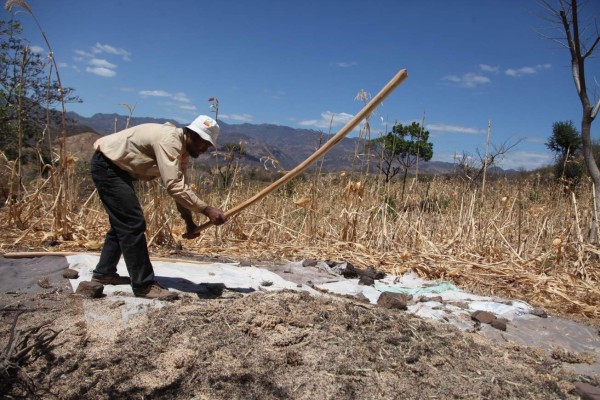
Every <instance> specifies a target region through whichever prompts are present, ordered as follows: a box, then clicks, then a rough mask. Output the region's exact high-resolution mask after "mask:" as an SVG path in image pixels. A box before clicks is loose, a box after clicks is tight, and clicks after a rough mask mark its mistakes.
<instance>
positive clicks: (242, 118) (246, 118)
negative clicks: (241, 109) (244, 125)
mask: <svg viewBox="0 0 600 400" xmlns="http://www.w3.org/2000/svg"><path fill="white" fill-rule="evenodd" d="M219 117H220V119H226V120H230V121H239V122H252V121H253V120H254V116H252V115H250V114H220V115H219Z"/></svg>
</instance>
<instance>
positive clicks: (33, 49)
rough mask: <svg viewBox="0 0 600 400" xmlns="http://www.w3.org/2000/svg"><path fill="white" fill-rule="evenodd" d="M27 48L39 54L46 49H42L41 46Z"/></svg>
mask: <svg viewBox="0 0 600 400" xmlns="http://www.w3.org/2000/svg"><path fill="white" fill-rule="evenodd" d="M29 50H31V51H32V52H33V53H36V54H40V53H43V52H44V51H45V50H46V49H44V48H43V47H42V46H30V47H29Z"/></svg>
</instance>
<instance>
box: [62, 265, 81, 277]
mask: <svg viewBox="0 0 600 400" xmlns="http://www.w3.org/2000/svg"><path fill="white" fill-rule="evenodd" d="M63 278H66V279H77V278H79V271H77V270H74V269H71V268H67V269H65V270H64V271H63Z"/></svg>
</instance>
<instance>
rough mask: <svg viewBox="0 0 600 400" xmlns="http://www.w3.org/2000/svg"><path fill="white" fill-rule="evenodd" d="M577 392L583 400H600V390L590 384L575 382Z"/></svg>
mask: <svg viewBox="0 0 600 400" xmlns="http://www.w3.org/2000/svg"><path fill="white" fill-rule="evenodd" d="M573 385H574V386H575V391H576V392H577V394H579V396H581V399H582V400H600V388H599V387H597V386H592V385H590V384H589V383H584V382H575V383H574V384H573Z"/></svg>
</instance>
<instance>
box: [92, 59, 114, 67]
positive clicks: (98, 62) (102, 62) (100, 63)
mask: <svg viewBox="0 0 600 400" xmlns="http://www.w3.org/2000/svg"><path fill="white" fill-rule="evenodd" d="M89 64H91V65H93V66H95V67H101V68H109V69H114V68H117V66H116V65H115V64H112V63H109V62H108V61H106V60H102V59H99V58H92V59H91V60H90V61H89Z"/></svg>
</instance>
